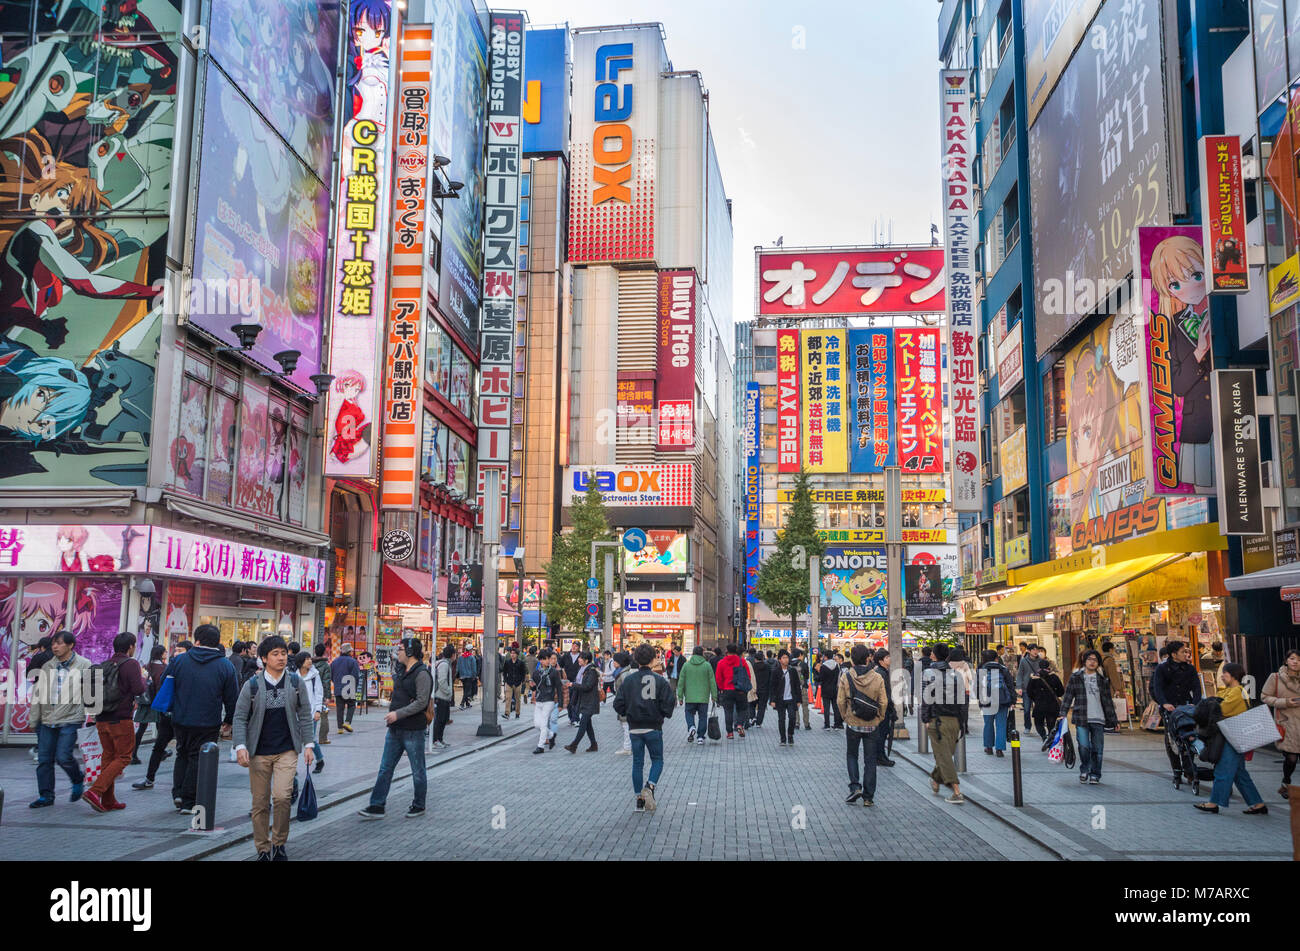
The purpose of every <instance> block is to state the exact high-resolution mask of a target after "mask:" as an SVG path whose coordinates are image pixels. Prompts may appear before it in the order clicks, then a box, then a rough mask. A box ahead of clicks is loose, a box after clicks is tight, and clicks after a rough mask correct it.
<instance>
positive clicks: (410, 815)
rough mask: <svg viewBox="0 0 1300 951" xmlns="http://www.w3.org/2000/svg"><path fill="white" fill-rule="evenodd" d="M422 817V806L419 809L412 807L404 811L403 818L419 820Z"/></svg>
mask: <svg viewBox="0 0 1300 951" xmlns="http://www.w3.org/2000/svg"><path fill="white" fill-rule="evenodd" d="M422 815H424V807H423V806H421V807H420V808H419V809H417V808H415V806H412V807H411V808H410V809H407V810H406V816H405V818H407V819H418V818H420V816H422Z"/></svg>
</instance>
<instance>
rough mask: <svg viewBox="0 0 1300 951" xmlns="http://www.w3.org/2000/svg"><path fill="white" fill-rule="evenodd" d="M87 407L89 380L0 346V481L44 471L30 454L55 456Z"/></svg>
mask: <svg viewBox="0 0 1300 951" xmlns="http://www.w3.org/2000/svg"><path fill="white" fill-rule="evenodd" d="M91 401H92V387H91V383H90V380H88V379H87V377H86V375H85V374H84V373H83V372H82V371H80V370H78V369H77V368H76V367H75V366H73V364H72V363H70V362H69V361H67V360H64V359H61V358H59V357H41V356H37V355H36V353H35V352H34V351H32V350H30V349H28V348H27V347H24V346H22V345H21V344H16V343H13V342H12V341H8V340H6V341H0V477H6V476H14V475H22V474H25V473H30V472H44V471H46V470H45V468H44V467H43V466H41V465H40V463H38V462H36V460H35V459H33V458H32V453H33V452H34V451H35V450H36V449H37V448H53V449H56V450H57V449H58V448H59V443H60V442H62V441H63V438H64V437H65V436H67V435H68V434H70V433H71V432H72V431H73V430H74V429H75V428H76V427H78V426H80V425H81V424H82V423H83V422H84V421H85V419H86V415H87V413H89V412H90V409H91Z"/></svg>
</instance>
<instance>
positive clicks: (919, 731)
mask: <svg viewBox="0 0 1300 951" xmlns="http://www.w3.org/2000/svg"><path fill="white" fill-rule="evenodd" d="M916 751H917V752H918V753H928V752H930V734H929V732H927V731H926V729H925V724H924V723H922V722H921V714H920V713H917V715H916Z"/></svg>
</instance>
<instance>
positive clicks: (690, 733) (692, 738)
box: [686, 727, 695, 743]
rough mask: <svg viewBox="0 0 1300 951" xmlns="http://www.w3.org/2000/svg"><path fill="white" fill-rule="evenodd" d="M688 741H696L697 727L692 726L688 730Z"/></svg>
mask: <svg viewBox="0 0 1300 951" xmlns="http://www.w3.org/2000/svg"><path fill="white" fill-rule="evenodd" d="M686 742H687V743H694V742H695V727H691V728H690V729H689V730H688V731H687V732H686Z"/></svg>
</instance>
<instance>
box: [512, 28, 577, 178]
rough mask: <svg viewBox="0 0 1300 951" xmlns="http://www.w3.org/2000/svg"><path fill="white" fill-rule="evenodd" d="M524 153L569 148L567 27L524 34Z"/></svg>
mask: <svg viewBox="0 0 1300 951" xmlns="http://www.w3.org/2000/svg"><path fill="white" fill-rule="evenodd" d="M523 118H524V154H525V155H558V154H561V153H567V152H568V151H569V31H568V30H567V29H566V28H564V27H559V28H556V29H548V30H529V31H528V32H527V33H525V34H524V116H523Z"/></svg>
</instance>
